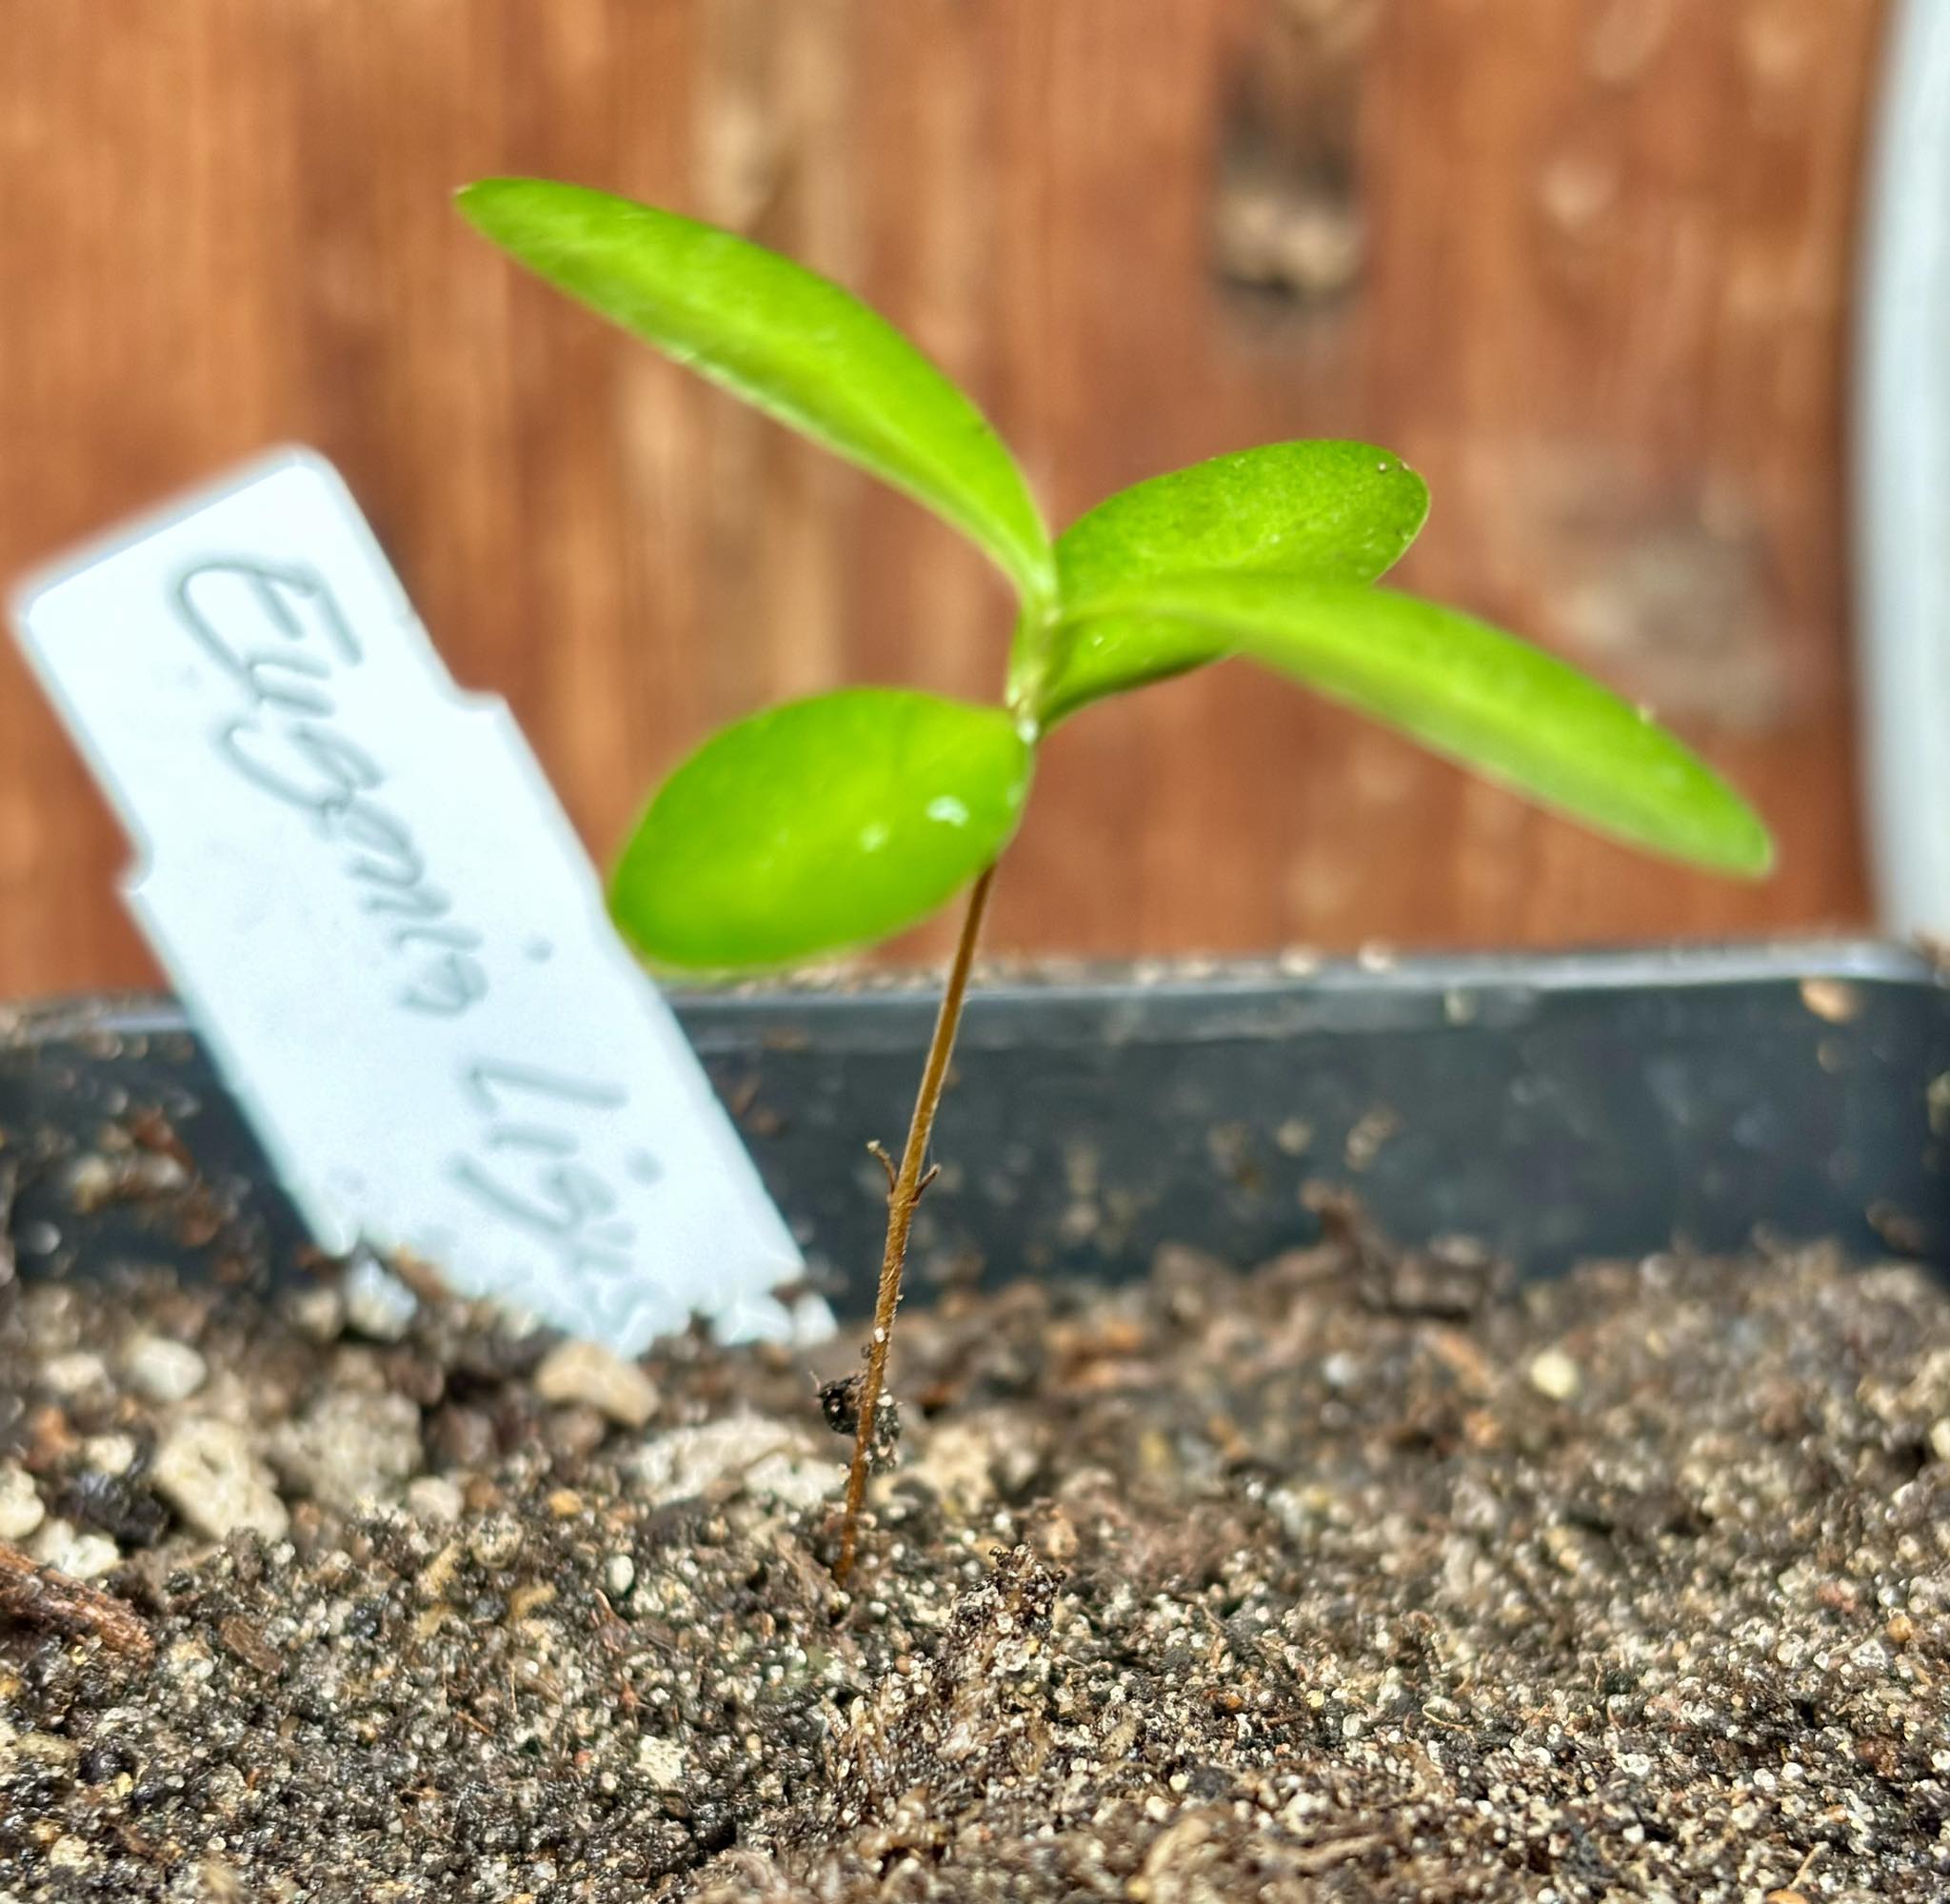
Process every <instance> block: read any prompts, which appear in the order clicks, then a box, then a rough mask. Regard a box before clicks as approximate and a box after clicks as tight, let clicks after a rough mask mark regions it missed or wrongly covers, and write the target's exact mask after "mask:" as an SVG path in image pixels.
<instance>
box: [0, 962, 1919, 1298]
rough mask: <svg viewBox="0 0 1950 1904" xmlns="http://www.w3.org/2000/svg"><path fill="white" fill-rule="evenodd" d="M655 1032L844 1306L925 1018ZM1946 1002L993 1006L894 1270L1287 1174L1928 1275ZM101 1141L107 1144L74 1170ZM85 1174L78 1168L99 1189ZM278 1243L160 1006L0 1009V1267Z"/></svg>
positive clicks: (1215, 1216)
mask: <svg viewBox="0 0 1950 1904" xmlns="http://www.w3.org/2000/svg"><path fill="white" fill-rule="evenodd" d="M679 1010H680V1012H681V1015H682V1017H683V1019H684V1021H685V1023H686V1026H687V1028H688V1029H689V1031H690V1034H691V1036H692V1038H693V1040H694V1041H695V1042H696V1044H697V1047H698V1049H699V1051H700V1052H701V1053H702V1054H703V1056H704V1059H705V1061H706V1064H707V1066H708V1067H709V1069H710V1071H711V1074H712V1076H713V1078H714V1079H715V1081H716V1082H717V1084H718V1086H719V1088H720V1090H721V1091H722V1092H723V1093H724V1095H725V1097H726V1101H728V1102H729V1103H730V1105H731V1106H732V1108H733V1110H734V1112H735V1113H736V1115H737V1116H738V1119H739V1121H740V1122H741V1124H742V1125H743V1127H744V1129H745V1130H746V1134H747V1136H748V1138H749V1140H750V1142H751V1145H752V1148H753V1151H754V1153H755V1154H756V1156H757V1159H758V1161H759V1164H760V1167H761V1169H762V1170H763V1171H764V1173H765V1176H766V1180H768V1182H769V1183H770V1185H771V1187H772V1189H773V1191H774V1193H775V1195H776V1196H777V1197H778V1199H779V1200H780V1202H781V1204H782V1206H783V1207H784V1208H785V1210H786V1213H787V1215H788V1217H789V1218H790V1220H792V1222H793V1224H794V1227H795V1229H796V1230H797V1231H798V1233H799V1234H800V1236H801V1237H802V1239H803V1240H804V1241H805V1242H806V1246H807V1249H808V1252H809V1254H810V1256H811V1259H812V1261H813V1264H814V1267H815V1269H816V1270H817V1271H819V1272H820V1273H821V1274H822V1275H823V1276H824V1277H826V1278H827V1279H829V1286H830V1288H831V1290H832V1292H833V1294H834V1295H835V1298H836V1300H837V1302H838V1304H839V1306H840V1307H841V1308H842V1309H843V1310H859V1309H862V1308H864V1307H866V1304H867V1300H868V1298H869V1294H870V1287H871V1274H872V1270H873V1267H874V1266H875V1265H876V1264H877V1262H878V1259H879V1252H880V1229H881V1224H882V1221H883V1214H884V1213H883V1208H882V1201H881V1199H882V1194H883V1184H882V1179H881V1175H880V1171H879V1167H878V1166H877V1165H876V1164H875V1163H874V1162H873V1161H872V1160H871V1159H870V1158H868V1157H867V1156H866V1151H865V1145H866V1141H867V1140H868V1139H870V1138H874V1137H880V1138H884V1139H885V1140H887V1141H889V1142H890V1143H891V1142H893V1141H895V1140H897V1139H898V1138H899V1136H900V1134H901V1131H902V1130H903V1128H904V1127H905V1115H906V1112H907V1109H908V1106H909V1102H910V1100H911V1094H912V1091H913V1087H914V1075H915V1068H916V1063H917V1058H918V1054H919V1052H920V1051H921V1049H922V1046H923V1044H924V1042H925V1038H926V1034H927V1028H928V1024H929V1021H930V1020H931V1017H932V1012H933V998H932V994H931V993H930V992H929V991H927V990H926V989H925V988H922V987H920V986H918V985H917V986H914V987H912V988H909V987H906V986H898V987H892V988H886V987H883V988H880V989H869V990H864V991H816V990H803V989H789V988H788V989H784V990H775V991H769V992H765V993H757V994H741V995H736V996H725V995H718V996H711V997H694V998H688V999H685V1000H682V1001H680V1002H679ZM1946 1137H1950V982H1946V979H1945V977H1944V975H1942V974H1940V973H1939V972H1938V971H1937V970H1935V969H1934V968H1933V967H1932V966H1930V965H1929V964H1928V963H1926V962H1924V961H1922V960H1921V959H1920V958H1918V957H1916V956H1915V955H1913V954H1910V953H1908V952H1905V951H1902V950H1900V949H1898V948H1895V947H1891V946H1887V945H1881V944H1875V943H1866V942H1842V943H1825V944H1820V945H1782V946H1771V945H1768V946H1748V947H1735V948H1730V949H1720V948H1701V949H1686V950H1679V951H1672V952H1632V953H1619V954H1603V955H1582V956H1574V957H1554V958H1527V959H1513V958H1488V957H1485V958H1453V959H1426V960H1414V961H1403V962H1401V963H1399V964H1391V965H1387V966H1385V967H1383V968H1379V969H1378V968H1377V967H1376V966H1375V964H1374V963H1373V962H1365V963H1348V964H1341V963H1335V964H1327V965H1323V966H1322V967H1320V968H1319V969H1317V970H1310V971H1297V970H1295V969H1293V968H1292V967H1291V965H1290V964H1289V966H1287V967H1284V968H1283V967H1281V966H1264V967H1242V966H1236V965H1228V966H1221V967H1214V968H1211V969H1210V970H1209V971H1193V970H1190V969H1187V968H1183V967H1179V968H1171V969H1168V970H1165V971H1164V972H1163V974H1162V975H1159V976H1156V977H1153V978H1149V979H1146V978H1143V977H1140V976H1130V975H1124V976H1118V977H1115V978H1109V977H1086V978H1084V979H1083V980H1082V981H1080V982H1074V983H1070V982H1065V983H1061V984H1059V983H1056V982H1049V981H1038V982H1033V983H1025V982H1015V981H1011V982H998V983H992V984H990V985H988V986H986V987H985V989H983V990H981V991H980V992H979V993H978V994H977V995H976V996H975V998H974V1000H973V1001H972V1002H971V1004H970V1007H969V1011H968V1017H967V1021H966V1024H965V1030H964V1035H963V1040H962V1045H961V1051H960V1055H959V1057H958V1060H957V1067H956V1078H955V1082H954V1085H953V1088H952V1091H951V1094H950V1096H949V1098H948V1101H947V1103H946V1106H945V1110H944V1113H943V1120H942V1124H941V1126H940V1133H939V1150H940V1155H941V1157H942V1159H943V1160H944V1161H945V1166H946V1167H945V1171H944V1173H943V1176H942V1179H941V1180H940V1181H939V1182H938V1183H937V1184H936V1185H935V1187H934V1188H933V1189H932V1190H931V1191H930V1192H929V1194H928V1197H927V1199H926V1201H925V1203H924V1205H923V1208H922V1212H921V1218H920V1221H919V1224H918V1226H917V1243H918V1246H919V1256H918V1261H919V1265H920V1269H921V1272H922V1273H921V1275H920V1276H919V1277H918V1278H917V1281H916V1285H915V1293H916V1295H917V1296H925V1289H926V1284H927V1279H928V1278H929V1277H930V1276H931V1277H935V1278H939V1277H941V1276H944V1275H949V1274H968V1273H970V1272H971V1270H973V1269H974V1268H975V1267H976V1266H977V1265H979V1266H980V1267H981V1269H982V1270H983V1272H984V1273H985V1275H986V1276H988V1277H989V1278H991V1279H1005V1278H1007V1277H1010V1276H1015V1275H1019V1274H1022V1273H1024V1272H1025V1271H1028V1272H1035V1273H1042V1272H1050V1271H1054V1272H1059V1273H1065V1274H1068V1273H1090V1274H1096V1275H1104V1276H1113V1277H1114V1276H1119V1275H1124V1274H1127V1273H1130V1272H1132V1271H1134V1270H1137V1269H1139V1268H1142V1267H1143V1265H1144V1263H1145V1262H1146V1261H1147V1260H1148V1259H1149V1256H1150V1254H1151V1252H1152V1250H1153V1249H1154V1248H1155V1247H1156V1246H1157V1245H1158V1244H1159V1243H1160V1242H1163V1241H1165V1240H1178V1241H1184V1242H1190V1243H1194V1244H1199V1245H1202V1246H1204V1247H1205V1248H1208V1249H1211V1250H1214V1251H1217V1252H1219V1253H1221V1254H1223V1255H1224V1256H1225V1257H1227V1258H1229V1259H1233V1260H1236V1261H1240V1262H1250V1261H1252V1260H1254V1259H1258V1258H1261V1257H1264V1255H1266V1254H1267V1253H1269V1252H1271V1251H1273V1250H1276V1249H1278V1248H1281V1247H1283V1246H1284V1245H1287V1244H1291V1243H1294V1242H1298V1241H1303V1240H1306V1239H1308V1238H1309V1237H1310V1236H1311V1235H1313V1234H1314V1233H1315V1220H1314V1219H1313V1217H1312V1216H1311V1215H1310V1214H1309V1213H1308V1211H1307V1210H1306V1208H1305V1207H1304V1205H1303V1201H1302V1199H1301V1190H1302V1187H1303V1184H1304V1183H1306V1182H1307V1181H1308V1180H1328V1181H1332V1182H1339V1183H1343V1184H1345V1185H1347V1186H1348V1187H1350V1188H1352V1189H1354V1190H1355V1191H1356V1192H1357V1193H1358V1194H1359V1196H1360V1197H1361V1199H1362V1200H1363V1202H1364V1203H1365V1204H1366V1206H1367V1208H1368V1209H1369V1211H1370V1212H1371V1214H1372V1215H1373V1216H1374V1217H1375V1219H1376V1220H1378V1221H1379V1222H1380V1223H1381V1224H1382V1226H1383V1228H1385V1229H1387V1230H1388V1231H1390V1232H1392V1233H1393V1234H1394V1235H1395V1236H1396V1237H1397V1238H1398V1239H1399V1240H1403V1241H1405V1242H1419V1241H1424V1240H1429V1239H1431V1238H1433V1237H1436V1236H1438V1235H1441V1234H1445V1233H1447V1234H1456V1233H1460V1234H1466V1235H1468V1236H1471V1237H1475V1238H1477V1239H1480V1240H1482V1241H1483V1242H1485V1243H1487V1244H1489V1245H1490V1246H1491V1247H1492V1248H1494V1249H1495V1250H1496V1251H1498V1252H1499V1253H1501V1254H1502V1255H1504V1256H1507V1257H1508V1258H1510V1259H1512V1260H1513V1261H1514V1262H1515V1263H1516V1264H1517V1266H1518V1267H1519V1268H1520V1269H1521V1270H1522V1272H1523V1273H1524V1274H1526V1275H1549V1274H1552V1273H1555V1272H1557V1271H1560V1270H1562V1269H1563V1268H1565V1267H1566V1266H1568V1265H1569V1263H1570V1262H1572V1261H1573V1260H1574V1259H1578V1258H1580V1257H1589V1256H1616V1255H1628V1254H1638V1253H1642V1252H1644V1251H1647V1250H1651V1249H1657V1248H1661V1247H1664V1246H1666V1245H1668V1244H1671V1243H1674V1242H1676V1241H1678V1242H1684V1243H1689V1244H1692V1245H1696V1246H1699V1247H1701V1248H1704V1249H1709V1250H1711V1249H1728V1248H1733V1247H1737V1246H1739V1245H1741V1244H1743V1243H1745V1242H1747V1241H1748V1240H1750V1239H1751V1238H1752V1237H1753V1235H1754V1233H1755V1232H1756V1230H1757V1229H1760V1230H1762V1231H1765V1232H1771V1233H1772V1234H1774V1235H1776V1236H1779V1237H1781V1238H1782V1239H1784V1240H1807V1239H1814V1238H1818V1237H1833V1238H1836V1239H1838V1240H1840V1241H1841V1243H1842V1244H1843V1246H1844V1247H1846V1248H1847V1249H1849V1250H1851V1251H1852V1252H1854V1253H1857V1254H1860V1255H1870V1254H1876V1255H1888V1254H1895V1255H1900V1256H1904V1257H1909V1258H1915V1259H1922V1260H1925V1261H1927V1262H1929V1263H1931V1264H1933V1265H1936V1266H1937V1267H1938V1268H1940V1269H1941V1268H1944V1267H1945V1266H1950V1158H1946V1149H1945V1140H1946ZM105 1143H106V1148H105ZM103 1160H106V1162H107V1165H108V1166H109V1167H107V1168H105V1167H104V1162H103ZM304 1242H305V1239H304V1238H303V1236H302V1235H301V1233H300V1231H299V1227H298V1224H297V1221H296V1220H295V1218H294V1216H293V1214H292V1212H291V1209H290V1207H289V1204H288V1203H287V1202H286V1200H285V1199H284V1198H283V1196H282V1195H281V1193H280V1191H279V1189H278V1186H277V1184H276V1183H275V1182H274V1181H273V1180H271V1179H270V1177H269V1172H268V1170H267V1168H266V1165H265V1162H264V1159H263V1156H262V1153H261V1152H260V1151H259V1149H258V1147H257V1145H256V1143H255V1141H254V1140H252V1138H251V1137H250V1135H249V1131H248V1130H247V1129H246V1128H245V1126H244V1124H243V1122H242V1121H241V1119H240V1117H239V1115H238V1112H237V1109H236V1106H235V1104H234V1103H233V1102H232V1101H231V1100H230V1098H229V1094H228V1093H227V1091H226V1090H225V1088H224V1086H223V1084H222V1082H221V1081H219V1079H218V1078H217V1077H216V1075H215V1074H214V1072H213V1071H212V1069H211V1066H210V1062H209V1058H208V1057H207V1055H206V1054H205V1053H204V1051H203V1050H202V1048H201V1047H200V1046H199V1044H198V1042H197V1041H196V1039H195V1037H194V1035H193V1033H191V1032H190V1031H189V1028H188V1026H187V1024H186V1022H185V1021H184V1019H183V1017H182V1015H181V1014H180V1012H179V1011H178V1010H177V1009H176V1008H175V1007H174V1006H173V1005H172V1004H170V1003H169V1002H166V1001H162V1000H153V999H118V1000H89V1001H83V1002H70V1003H56V1004H50V1005H44V1006H34V1007H30V1008H27V1009H25V1010H23V1011H20V1012H18V1013H16V1014H14V1015H13V1016H12V1017H11V1018H10V1019H6V1020H0V1244H4V1245H5V1247H6V1248H7V1249H8V1250H10V1254H11V1256H12V1257H13V1258H14V1259H16V1260H17V1262H18V1265H19V1267H20V1269H21V1270H22V1271H23V1272H24V1273H34V1272H36V1271H51V1272H55V1273H62V1272H66V1271H69V1270H72V1269H76V1268H81V1269H84V1270H85V1269H86V1268H87V1267H89V1266H90V1265H91V1264H100V1263H104V1262H109V1261H113V1260H117V1259H142V1260H173V1261H176V1262H178V1263H181V1264H184V1265H186V1266H188V1267H189V1268H190V1269H192V1270H193V1271H195V1272H197V1273H204V1274H211V1275H215V1276H218V1277H246V1276H256V1275H259V1274H262V1273H263V1271H264V1268H265V1266H266V1265H270V1266H272V1268H273V1270H275V1268H276V1266H278V1265H282V1264H289V1263H290V1262H291V1261H293V1260H295V1259H296V1258H297V1255H298V1253H299V1252H300V1250H301V1249H302V1247H303V1245H304Z"/></svg>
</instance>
